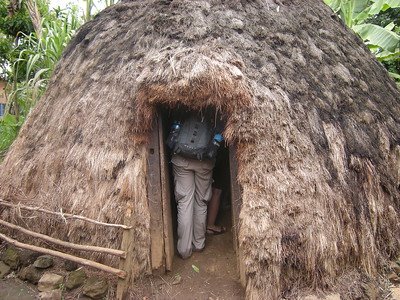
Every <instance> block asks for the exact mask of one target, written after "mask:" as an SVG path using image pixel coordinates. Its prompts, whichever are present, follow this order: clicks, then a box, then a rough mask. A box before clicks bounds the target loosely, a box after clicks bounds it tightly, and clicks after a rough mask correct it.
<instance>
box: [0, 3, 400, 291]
mask: <svg viewBox="0 0 400 300" xmlns="http://www.w3.org/2000/svg"><path fill="white" fill-rule="evenodd" d="M399 96H400V93H399V91H398V90H397V89H396V87H395V84H394V82H393V81H392V80H391V79H389V78H388V75H387V73H386V71H385V70H384V68H383V67H382V66H381V65H380V64H379V63H377V62H376V61H375V59H374V58H373V57H372V55H371V54H370V52H369V51H368V49H367V48H366V47H365V46H364V45H363V43H362V41H361V40H360V39H359V38H357V37H356V36H355V35H354V34H353V33H352V32H350V31H349V30H348V29H346V28H345V26H344V25H343V24H342V23H341V22H340V21H339V20H338V19H337V18H336V17H335V15H334V13H333V12H332V11H331V10H330V9H329V8H328V7H326V6H325V5H324V4H323V2H322V1H319V0H318V1H317V0H308V1H296V0H294V1H286V0H283V1H272V0H268V1H244V0H242V1H238V0H236V1H218V0H208V1H206V0H203V1H200V0H196V1H187V0H173V1H167V0H158V1H150V0H149V1H124V2H123V3H121V4H118V5H115V6H113V7H111V8H108V9H106V10H105V11H104V12H102V13H101V14H99V16H97V17H96V18H95V20H93V21H91V22H89V23H87V24H85V25H84V26H83V27H82V28H81V29H80V31H79V32H78V34H77V36H76V37H75V39H74V40H73V41H72V43H71V44H70V45H69V46H68V48H67V50H66V51H65V53H64V55H63V58H62V60H61V62H60V63H59V65H58V67H57V69H56V72H55V74H54V76H53V79H52V82H51V84H50V86H49V89H48V91H47V93H46V94H45V96H44V97H43V99H42V100H41V101H40V103H39V104H38V106H37V107H36V109H35V110H34V111H33V112H32V113H31V115H30V117H29V119H28V120H27V122H26V124H25V126H24V128H23V129H22V131H21V134H20V136H19V138H18V139H17V140H16V142H15V143H14V144H13V146H12V149H11V150H10V151H9V153H8V155H7V157H6V159H5V161H4V162H3V164H2V166H1V170H0V194H1V195H0V196H1V197H3V198H5V199H7V200H9V201H13V202H18V201H23V202H25V203H35V204H36V205H41V206H46V207H47V208H51V209H53V210H56V211H58V210H60V209H62V210H63V211H66V212H70V213H77V214H83V215H85V216H87V217H91V218H96V219H99V220H101V221H110V222H113V223H119V222H123V216H124V211H125V209H126V207H127V206H129V207H130V208H131V209H132V211H133V215H134V216H135V218H134V219H133V223H134V224H133V225H134V226H135V239H136V242H135V245H134V247H133V249H132V251H133V252H134V257H135V260H136V265H137V266H138V269H137V274H139V273H143V272H148V271H149V244H150V242H149V241H150V238H149V235H150V233H149V212H148V207H147V198H146V193H147V191H146V159H147V152H146V142H147V140H148V137H149V132H150V130H151V121H152V119H153V118H154V117H155V114H156V108H157V106H159V105H164V106H167V107H171V108H174V107H176V106H180V105H185V106H188V107H191V108H193V109H202V108H204V107H206V106H213V107H215V108H217V109H218V110H220V111H222V112H223V113H224V114H225V115H226V116H227V118H228V119H227V126H226V129H225V135H226V137H227V138H228V140H229V141H231V142H232V141H235V142H237V153H238V157H237V161H238V166H239V176H238V181H239V184H240V185H241V187H242V200H243V206H242V211H241V214H240V219H241V227H240V236H239V239H240V247H241V249H242V250H243V253H244V260H245V266H246V275H247V278H248V282H247V297H248V298H249V299H265V298H270V299H277V298H279V297H284V296H285V295H289V294H291V293H293V289H295V288H296V289H299V290H301V289H303V288H310V287H311V288H322V289H323V288H334V287H335V286H337V284H338V283H339V285H340V281H338V278H346V274H347V273H349V274H354V272H355V273H357V274H361V275H362V276H361V277H363V276H370V277H375V276H376V275H377V274H378V272H379V271H380V270H381V269H382V266H383V265H384V263H385V262H386V261H387V259H389V258H392V257H395V256H396V255H397V254H398V252H399V238H400V236H399V210H400V206H399V200H400V197H399V190H398V187H399V171H398V170H399V165H400V147H399V141H400V120H399V116H400V103H399ZM11 217H12V216H11V215H10V214H8V213H7V212H6V211H5V210H4V211H3V212H2V218H11ZM17 221H18V222H26V223H27V224H36V225H37V222H36V221H35V220H31V219H29V220H28V219H18V220H17ZM35 222H36V223H35ZM63 228H65V226H61V225H60V224H58V222H57V221H54V220H53V221H51V220H50V221H49V222H48V223H46V224H45V225H44V226H41V227H40V229H41V231H42V232H44V233H49V234H51V235H55V236H60V235H64V236H65V237H67V238H68V239H69V240H71V241H81V242H93V243H96V244H101V245H103V246H105V245H110V246H114V247H118V246H119V243H120V240H121V235H120V234H116V233H115V232H114V231H110V232H105V231H103V230H102V229H101V230H100V229H96V228H88V227H86V225H85V226H84V225H83V224H77V223H73V224H72V223H71V224H69V226H67V227H66V228H67V229H63ZM137 274H136V275H137ZM353 277H354V276H353ZM361 277H360V278H361ZM344 296H345V295H344Z"/></svg>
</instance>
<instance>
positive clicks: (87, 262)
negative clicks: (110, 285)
mask: <svg viewBox="0 0 400 300" xmlns="http://www.w3.org/2000/svg"><path fill="white" fill-rule="evenodd" d="M0 239H3V240H5V241H6V242H8V243H10V244H11V245H14V246H15V247H18V248H22V249H27V250H31V251H35V252H40V253H43V254H48V255H52V256H55V257H59V258H62V259H66V260H70V261H73V262H76V263H78V264H81V265H85V266H88V267H93V268H96V269H98V270H101V271H104V272H107V273H111V274H114V275H117V276H118V277H120V278H125V277H126V272H124V271H122V270H120V269H115V268H112V267H109V266H106V265H103V264H100V263H98V262H95V261H92V260H89V259H85V258H81V257H77V256H73V255H70V254H66V253H62V252H59V251H54V250H50V249H45V248H42V247H38V246H33V245H28V244H24V243H21V242H18V241H17V240H14V239H12V238H9V237H8V236H6V235H4V234H2V233H0Z"/></svg>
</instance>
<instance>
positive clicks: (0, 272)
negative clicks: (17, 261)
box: [0, 261, 11, 279]
mask: <svg viewBox="0 0 400 300" xmlns="http://www.w3.org/2000/svg"><path fill="white" fill-rule="evenodd" d="M10 272H11V268H10V266H8V265H6V264H5V263H4V262H2V261H0V279H2V278H4V277H5V276H6V275H8V274H9V273H10Z"/></svg>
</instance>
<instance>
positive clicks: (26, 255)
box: [19, 249, 40, 267]
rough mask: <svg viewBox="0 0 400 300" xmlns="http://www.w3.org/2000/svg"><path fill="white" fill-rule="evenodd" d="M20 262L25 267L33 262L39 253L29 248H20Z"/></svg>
mask: <svg viewBox="0 0 400 300" xmlns="http://www.w3.org/2000/svg"><path fill="white" fill-rule="evenodd" d="M19 254H20V258H21V264H22V266H23V267H27V266H29V265H31V264H33V263H34V261H35V260H36V259H37V258H38V257H39V256H40V253H38V252H34V251H31V250H25V249H22V250H21V251H20V252H19Z"/></svg>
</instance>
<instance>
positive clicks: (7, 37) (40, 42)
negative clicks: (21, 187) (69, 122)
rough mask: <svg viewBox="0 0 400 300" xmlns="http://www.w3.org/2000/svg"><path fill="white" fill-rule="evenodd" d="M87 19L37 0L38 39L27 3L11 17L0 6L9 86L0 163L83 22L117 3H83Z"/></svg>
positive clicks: (0, 127) (0, 48)
mask: <svg viewBox="0 0 400 300" xmlns="http://www.w3.org/2000/svg"><path fill="white" fill-rule="evenodd" d="M83 1H86V2H87V3H86V4H87V10H86V13H85V15H84V16H83V17H82V18H80V17H78V8H77V7H76V6H73V5H70V6H69V7H68V8H67V9H65V10H62V9H61V8H57V9H55V10H53V11H49V6H48V0H35V2H36V4H37V5H38V8H39V12H40V15H41V18H42V24H41V25H42V28H41V29H42V30H41V32H42V34H41V36H40V37H37V36H36V33H35V32H34V28H33V25H32V21H31V19H30V16H29V12H28V9H27V7H26V6H25V5H24V0H21V2H20V3H22V5H21V6H20V7H19V8H18V9H17V10H14V11H13V14H12V15H9V11H8V4H9V1H5V0H3V1H1V2H0V37H1V40H0V78H1V79H5V80H6V81H7V82H8V90H9V91H8V99H9V102H8V103H7V107H6V114H5V116H4V117H3V118H0V160H1V157H2V156H3V155H4V154H5V152H6V151H7V149H8V147H9V146H10V145H11V143H12V142H13V140H14V139H15V138H16V136H17V135H18V131H19V129H20V128H21V126H22V124H23V122H24V120H25V118H26V116H27V115H28V113H29V112H30V110H31V109H32V107H33V106H34V105H35V104H36V102H37V101H38V100H39V99H40V97H41V95H42V94H43V93H44V91H45V89H46V87H47V84H48V80H49V78H50V76H51V74H52V72H53V70H54V68H55V66H56V64H57V62H58V60H59V59H60V57H61V54H62V51H63V50H64V48H65V46H66V45H67V44H68V42H69V41H70V39H71V38H72V36H73V35H74V34H75V32H76V30H77V29H78V28H79V26H80V25H81V24H82V22H83V21H84V20H90V19H91V18H92V16H93V15H92V10H93V11H94V10H95V11H98V10H99V9H98V8H97V7H96V5H95V4H99V5H100V6H101V7H104V4H105V6H109V5H112V4H114V3H115V2H117V1H116V0H103V1H104V3H103V2H101V3H99V2H98V1H97V2H95V1H93V0H83Z"/></svg>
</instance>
